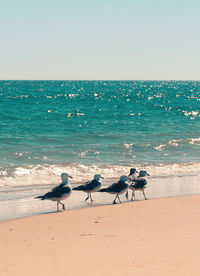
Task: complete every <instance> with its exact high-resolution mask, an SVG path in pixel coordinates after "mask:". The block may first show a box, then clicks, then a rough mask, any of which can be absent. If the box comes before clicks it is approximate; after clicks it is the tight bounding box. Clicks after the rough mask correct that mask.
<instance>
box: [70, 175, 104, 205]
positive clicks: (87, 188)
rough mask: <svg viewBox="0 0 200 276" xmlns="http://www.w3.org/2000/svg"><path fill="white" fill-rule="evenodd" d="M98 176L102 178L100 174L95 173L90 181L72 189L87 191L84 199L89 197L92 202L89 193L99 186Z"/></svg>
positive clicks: (96, 189)
mask: <svg viewBox="0 0 200 276" xmlns="http://www.w3.org/2000/svg"><path fill="white" fill-rule="evenodd" d="M100 178H102V179H104V178H103V177H102V176H101V175H100V174H95V175H94V179H93V180H92V181H88V182H86V183H85V184H84V185H80V186H78V187H75V188H73V189H72V190H75V191H83V192H85V193H87V194H88V196H87V197H86V199H85V201H87V200H88V199H89V198H90V200H91V202H93V199H92V196H91V193H94V192H97V191H98V190H99V189H100V188H101V182H99V180H100Z"/></svg>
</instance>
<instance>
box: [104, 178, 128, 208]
mask: <svg viewBox="0 0 200 276" xmlns="http://www.w3.org/2000/svg"><path fill="white" fill-rule="evenodd" d="M127 180H128V177H127V176H126V175H122V176H120V180H119V181H118V182H117V183H113V184H112V185H111V186H109V187H107V188H104V189H101V190H99V192H106V193H110V194H116V197H115V199H114V201H113V204H117V202H116V199H117V198H118V200H119V202H120V203H121V201H120V198H119V195H121V194H123V193H125V192H126V191H127V190H128V187H129V185H128V184H127V183H126V181H127Z"/></svg>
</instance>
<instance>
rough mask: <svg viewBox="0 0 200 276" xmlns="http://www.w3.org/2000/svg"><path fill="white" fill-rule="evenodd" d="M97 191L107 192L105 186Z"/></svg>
mask: <svg viewBox="0 0 200 276" xmlns="http://www.w3.org/2000/svg"><path fill="white" fill-rule="evenodd" d="M98 192H100V193H103V192H107V188H103V189H100V190H99V191H98Z"/></svg>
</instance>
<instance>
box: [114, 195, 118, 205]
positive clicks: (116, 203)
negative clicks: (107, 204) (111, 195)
mask: <svg viewBox="0 0 200 276" xmlns="http://www.w3.org/2000/svg"><path fill="white" fill-rule="evenodd" d="M117 196H118V195H116V197H115V199H114V201H113V204H117V202H116V198H117Z"/></svg>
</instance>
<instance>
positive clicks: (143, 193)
mask: <svg viewBox="0 0 200 276" xmlns="http://www.w3.org/2000/svg"><path fill="white" fill-rule="evenodd" d="M142 192H143V195H144V198H145V200H147V198H146V195H145V193H144V190H143V191H142Z"/></svg>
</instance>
